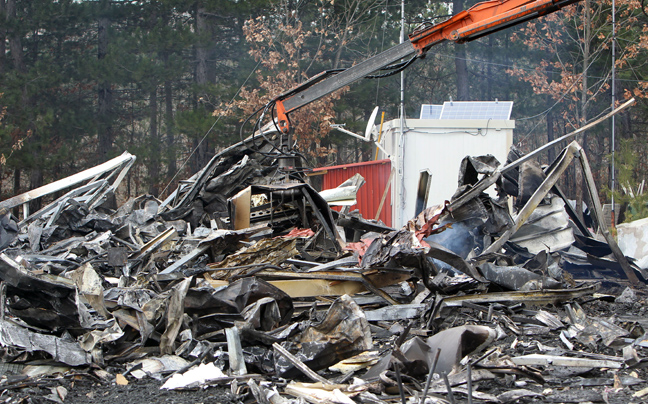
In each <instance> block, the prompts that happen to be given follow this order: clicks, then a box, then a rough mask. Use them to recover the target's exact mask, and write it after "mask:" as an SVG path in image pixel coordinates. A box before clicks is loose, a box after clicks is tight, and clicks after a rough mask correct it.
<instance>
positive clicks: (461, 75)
mask: <svg viewBox="0 0 648 404" xmlns="http://www.w3.org/2000/svg"><path fill="white" fill-rule="evenodd" d="M463 9H464V0H453V1H452V10H453V13H455V14H456V13H458V12H460V11H462V10H463ZM454 47H455V71H456V74H457V101H469V100H470V94H469V91H468V64H467V63H466V45H463V44H462V45H457V44H455V45H454Z"/></svg>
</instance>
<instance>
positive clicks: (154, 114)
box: [148, 88, 160, 196]
mask: <svg viewBox="0 0 648 404" xmlns="http://www.w3.org/2000/svg"><path fill="white" fill-rule="evenodd" d="M149 118H150V122H151V123H150V127H149V141H150V142H151V155H150V159H149V166H148V174H149V181H150V183H149V193H150V194H151V195H154V196H158V192H159V191H160V190H159V187H158V185H159V183H160V136H159V131H158V99H157V88H154V89H153V90H151V93H150V97H149Z"/></svg>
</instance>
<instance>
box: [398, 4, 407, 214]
mask: <svg viewBox="0 0 648 404" xmlns="http://www.w3.org/2000/svg"><path fill="white" fill-rule="evenodd" d="M403 42H405V0H401V32H400V43H403ZM400 80H401V83H400V84H401V89H400V153H399V154H400V159H399V165H400V198H399V199H400V204H399V209H400V215H399V216H400V218H399V219H400V223H399V225H401V224H403V223H405V219H406V218H405V71H401V73H400Z"/></svg>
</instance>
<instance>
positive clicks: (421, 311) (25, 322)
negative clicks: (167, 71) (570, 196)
mask: <svg viewBox="0 0 648 404" xmlns="http://www.w3.org/2000/svg"><path fill="white" fill-rule="evenodd" d="M253 142H254V144H253V145H252V144H251V143H250V141H248V142H241V143H239V144H236V145H234V146H232V147H230V148H228V149H226V150H224V151H222V152H221V153H219V154H217V155H216V156H215V157H214V158H213V159H212V161H210V163H209V164H208V165H207V166H206V167H205V168H204V169H203V170H201V171H200V172H199V173H197V174H196V175H194V176H193V177H192V178H190V179H189V180H187V181H183V182H181V185H180V186H179V188H178V189H177V190H176V191H174V192H173V193H172V194H171V196H170V197H169V198H167V199H166V200H165V201H160V200H158V199H156V198H155V197H153V196H149V195H143V196H140V197H137V198H134V199H131V200H129V201H127V202H126V203H124V204H122V205H121V206H116V205H115V204H114V199H115V198H114V192H115V189H116V187H117V185H118V184H119V182H120V181H121V179H122V178H123V177H124V174H125V172H126V170H127V169H128V167H130V165H131V164H132V162H133V160H134V157H133V156H130V155H128V154H127V153H126V154H124V155H123V156H122V157H120V158H118V159H116V160H114V161H110V162H108V163H105V164H103V165H101V166H98V167H95V168H93V169H90V170H87V171H86V172H83V173H80V174H79V175H76V176H73V177H71V178H68V179H65V180H61V181H59V182H57V183H54V184H50V186H47V188H45V187H44V189H39V190H35V191H37V192H31V193H28V194H25V195H19V196H17V197H14V198H11V199H9V200H6V201H3V202H2V203H0V208H2V209H3V211H2V228H1V231H0V245H1V246H2V251H1V253H0V279H1V286H0V344H2V347H3V357H2V365H3V367H2V369H4V371H3V372H4V375H3V376H2V379H0V391H9V390H11V391H19V390H20V389H19V388H18V387H16V386H17V385H16V384H15V383H16V382H15V380H16V377H17V376H15V374H16V373H20V372H24V373H25V374H37V372H36V371H35V370H34V369H35V368H37V369H40V370H39V372H40V374H41V375H42V374H49V373H52V372H55V373H60V374H69V373H70V372H71V373H73V374H76V375H79V374H83V375H88V376H87V377H91V378H94V379H98V380H102V381H103V383H105V384H106V386H108V385H110V384H111V383H117V384H118V385H123V384H127V383H129V382H131V383H132V382H135V380H136V379H138V378H143V377H155V378H158V379H160V380H162V381H161V382H160V386H161V387H162V388H163V389H190V388H192V387H201V388H207V387H210V386H218V385H221V386H223V385H228V384H232V383H234V384H236V383H238V384H237V385H238V386H239V387H238V389H237V390H236V393H237V394H238V396H237V397H238V400H239V401H243V400H248V399H249V400H256V401H259V402H263V403H283V402H302V401H301V400H306V401H309V402H314V403H321V402H335V403H353V402H371V403H383V402H393V401H394V400H395V399H396V400H398V399H399V397H400V399H402V400H403V402H405V401H408V400H409V401H411V402H414V401H418V402H425V401H427V402H456V400H463V399H464V398H467V399H468V400H469V402H472V401H473V400H480V401H487V402H505V403H507V402H534V401H535V402H583V401H591V402H599V401H600V402H603V401H605V402H608V400H614V401H616V402H632V401H634V402H640V401H642V398H641V397H643V396H644V395H646V394H648V390H647V389H646V388H645V387H646V386H647V384H646V377H645V375H644V370H643V369H644V366H643V365H644V363H645V360H644V356H645V349H646V348H647V347H648V342H647V341H648V339H647V337H646V336H647V335H648V334H647V333H646V329H645V328H644V327H646V326H647V325H648V321H647V320H646V319H645V316H644V314H645V305H644V303H645V295H644V294H642V290H643V289H642V287H643V286H642V283H643V282H644V281H645V279H646V276H645V271H644V270H643V269H641V268H639V267H637V266H636V265H634V264H633V263H632V262H630V261H629V260H628V259H626V257H625V256H623V254H622V253H621V252H620V250H619V247H618V246H617V245H616V242H615V240H614V238H612V237H611V235H610V234H609V232H608V230H607V228H606V226H604V225H602V223H601V217H602V216H601V208H600V202H599V201H598V197H597V193H596V188H595V186H594V183H593V180H592V178H591V173H590V171H589V166H588V163H587V158H586V156H585V155H584V153H583V152H582V149H581V148H580V146H578V144H577V143H571V144H570V145H569V146H568V147H567V148H565V149H564V150H563V151H562V153H561V154H560V155H559V157H558V158H557V159H556V161H555V162H553V163H552V164H551V165H549V166H548V167H546V168H542V167H540V166H539V165H538V164H537V163H535V162H534V160H533V159H532V157H534V155H535V154H536V152H534V153H531V154H530V155H526V156H522V155H521V154H520V153H519V152H517V151H516V150H512V151H511V153H510V155H509V160H508V161H507V162H506V164H505V165H503V166H502V165H501V164H500V163H499V162H498V161H497V160H495V159H494V158H493V157H492V156H477V157H467V158H466V159H465V160H464V161H463V163H462V165H461V171H460V173H459V180H458V189H457V192H456V194H455V196H454V197H453V198H452V200H451V201H447V202H445V203H443V204H441V205H438V206H435V207H430V208H428V209H426V210H424V211H423V212H422V213H421V214H420V215H418V216H417V217H416V218H413V219H412V220H411V221H410V222H409V223H408V224H407V226H405V227H404V228H402V229H391V228H389V227H386V226H384V225H382V224H381V223H377V222H375V221H369V220H365V219H363V218H362V217H359V216H358V215H355V214H353V213H351V214H350V213H348V212H344V211H343V212H336V211H332V210H331V209H330V208H329V206H328V203H327V200H326V199H325V197H326V195H324V196H323V195H322V194H320V193H319V192H317V191H316V190H315V189H313V187H311V186H310V185H308V184H307V183H305V182H294V181H292V182H285V181H279V182H278V181H277V179H279V177H281V179H285V175H284V173H282V172H281V171H279V169H278V167H277V163H276V161H275V160H273V159H272V158H271V157H270V155H269V154H268V151H270V149H271V145H269V144H268V143H267V142H266V141H265V140H264V139H256V140H253ZM573 161H577V162H578V163H579V164H580V166H581V167H582V169H583V171H584V173H585V177H586V179H587V185H588V189H589V190H590V197H591V200H592V204H593V206H592V208H593V210H592V211H593V213H594V217H593V219H594V223H595V225H596V229H592V228H588V227H587V226H585V225H584V224H583V223H582V222H581V221H580V219H579V216H578V215H576V214H575V213H574V212H573V211H572V210H571V209H570V208H569V206H570V205H569V203H568V201H566V200H565V198H564V196H563V193H562V192H561V190H560V189H559V188H558V187H557V185H556V181H557V179H558V178H559V177H560V176H561V175H562V174H563V172H564V170H565V168H566V167H567V166H568V165H569V164H570V163H572V162H573ZM88 181H89V182H88ZM85 182H88V183H85ZM361 184H362V181H361V179H358V178H355V179H353V180H352V181H350V183H349V184H345V185H346V186H347V188H349V189H346V188H345V189H344V190H342V191H340V192H335V194H343V195H344V198H351V199H352V198H353V192H354V191H353V190H354V189H355V190H356V191H357V188H358V187H359V186H361ZM491 186H494V187H495V188H496V192H497V196H496V197H493V196H491V194H488V193H486V192H485V190H486V188H489V187H491ZM72 187H76V188H74V189H71V190H70V189H69V188H72ZM63 191H65V192H66V193H65V195H64V196H63V197H59V198H58V199H56V200H54V201H52V202H51V203H50V204H48V205H46V206H45V207H44V208H42V209H40V210H39V211H38V212H36V213H33V214H30V213H29V211H28V209H27V206H26V205H25V204H26V203H28V202H29V201H31V200H33V199H34V198H42V197H45V196H47V195H49V194H51V193H53V192H57V193H59V194H60V193H62V192H63ZM349 192H350V193H349ZM111 201H113V203H111ZM17 206H23V218H22V220H19V219H17V218H16V217H14V216H13V215H12V213H11V210H12V209H14V208H16V207H17ZM510 207H513V210H512V211H511V210H510ZM341 229H344V231H341ZM343 234H347V235H349V237H348V239H345V237H344V236H342V235H343ZM596 234H598V235H599V237H598V238H596ZM357 236H360V237H357ZM354 238H355V239H356V240H360V241H356V242H353V241H354ZM602 282H604V283H605V285H603V286H605V287H606V290H607V291H611V292H619V293H620V292H621V291H623V290H625V291H624V292H623V294H620V295H619V296H614V295H611V294H601V293H597V291H598V290H600V288H601V286H602ZM80 368H83V369H85V371H83V372H81V373H79V371H78V369H80ZM105 369H112V370H113V373H109V372H106V370H105ZM114 369H121V370H118V371H114ZM35 372H36V373H35ZM75 372H76V373H75ZM40 377H43V376H40ZM286 379H288V380H290V382H288V383H286V382H285V380H286ZM41 380H44V379H39V377H38V376H34V377H33V382H32V383H31V384H30V386H31V388H32V390H30V391H34V390H33V389H34V388H36V389H37V388H38V386H40V384H39V383H40V381H41ZM61 380H62V381H61V383H64V380H65V378H63V379H61ZM300 380H301V381H300ZM306 381H308V382H306ZM268 382H270V383H268ZM43 383H44V382H43ZM48 383H50V384H47V388H51V381H48ZM272 383H275V384H274V386H273V384H272ZM34 386H36V387H34ZM42 386H43V389H44V388H45V384H43V385H42ZM61 386H63V384H61ZM62 388H63V387H62ZM277 388H279V390H278V389H277ZM24 394H30V393H29V392H27V393H24ZM32 394H33V393H32ZM187 394H191V391H187ZM290 397H293V398H290ZM23 398H24V396H23ZM59 399H60V397H59Z"/></svg>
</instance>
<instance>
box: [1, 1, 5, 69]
mask: <svg viewBox="0 0 648 404" xmlns="http://www.w3.org/2000/svg"><path fill="white" fill-rule="evenodd" d="M6 12H7V7H6V6H5V0H0V16H2V15H5V13H6ZM0 21H1V20H0ZM6 40H7V28H6V27H5V26H4V24H0V74H3V73H4V72H5V65H6V63H7V61H6V54H7V45H6Z"/></svg>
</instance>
